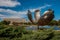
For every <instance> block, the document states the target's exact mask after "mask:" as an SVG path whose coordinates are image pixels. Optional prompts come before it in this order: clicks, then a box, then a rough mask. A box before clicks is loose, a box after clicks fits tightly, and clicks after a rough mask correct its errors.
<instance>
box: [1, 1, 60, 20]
mask: <svg viewBox="0 0 60 40" xmlns="http://www.w3.org/2000/svg"><path fill="white" fill-rule="evenodd" d="M49 8H50V9H53V10H54V15H55V18H54V19H55V20H59V19H60V0H0V20H2V19H3V18H26V19H27V15H26V14H27V10H30V11H31V12H32V15H33V13H34V11H35V10H37V9H39V10H40V11H41V14H43V13H44V12H45V11H46V10H48V9H49Z"/></svg>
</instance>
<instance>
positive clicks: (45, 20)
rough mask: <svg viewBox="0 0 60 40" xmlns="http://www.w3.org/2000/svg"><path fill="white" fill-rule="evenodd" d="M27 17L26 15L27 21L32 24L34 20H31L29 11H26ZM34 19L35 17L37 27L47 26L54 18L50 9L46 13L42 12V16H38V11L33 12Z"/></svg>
mask: <svg viewBox="0 0 60 40" xmlns="http://www.w3.org/2000/svg"><path fill="white" fill-rule="evenodd" d="M27 15H28V18H29V20H30V21H31V22H32V23H34V20H33V18H32V13H31V12H30V11H29V10H28V13H27ZM34 17H35V22H36V23H37V25H38V26H44V25H48V24H49V23H50V21H51V20H52V19H53V18H54V11H53V10H51V9H48V10H47V11H45V12H44V15H42V16H40V10H35V15H34ZM38 29H39V27H38Z"/></svg>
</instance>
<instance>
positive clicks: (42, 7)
mask: <svg viewBox="0 0 60 40" xmlns="http://www.w3.org/2000/svg"><path fill="white" fill-rule="evenodd" d="M50 6H51V5H48V4H46V5H44V6H41V7H38V8H33V9H29V10H30V11H31V12H34V11H35V10H37V9H39V10H41V9H44V8H46V7H50Z"/></svg>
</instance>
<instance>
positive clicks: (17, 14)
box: [0, 8, 27, 18]
mask: <svg viewBox="0 0 60 40" xmlns="http://www.w3.org/2000/svg"><path fill="white" fill-rule="evenodd" d="M0 12H3V13H5V14H6V13H7V14H9V15H10V16H7V15H5V16H4V17H2V18H21V17H23V16H24V15H26V14H27V11H14V10H10V9H2V8H0ZM0 18H1V17H0Z"/></svg>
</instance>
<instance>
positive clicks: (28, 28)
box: [26, 26, 60, 30]
mask: <svg viewBox="0 0 60 40" xmlns="http://www.w3.org/2000/svg"><path fill="white" fill-rule="evenodd" d="M51 27H53V29H54V30H60V28H59V27H58V26H39V28H45V29H49V28H51ZM26 29H27V30H37V29H38V28H37V26H29V27H26Z"/></svg>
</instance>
